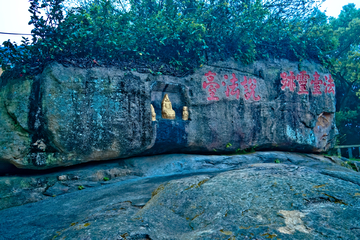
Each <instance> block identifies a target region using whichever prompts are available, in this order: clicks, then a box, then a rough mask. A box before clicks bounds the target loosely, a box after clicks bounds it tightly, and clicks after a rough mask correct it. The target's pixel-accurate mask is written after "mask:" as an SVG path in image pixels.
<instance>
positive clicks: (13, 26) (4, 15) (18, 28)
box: [0, 0, 360, 44]
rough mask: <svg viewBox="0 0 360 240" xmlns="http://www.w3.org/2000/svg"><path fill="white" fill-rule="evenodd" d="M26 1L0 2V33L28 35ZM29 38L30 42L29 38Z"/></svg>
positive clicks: (331, 9) (336, 2)
mask: <svg viewBox="0 0 360 240" xmlns="http://www.w3.org/2000/svg"><path fill="white" fill-rule="evenodd" d="M348 3H355V5H356V8H360V0H326V1H325V3H323V5H322V7H321V10H322V11H324V10H326V14H327V15H328V16H333V17H337V16H338V15H339V14H340V11H341V9H342V6H344V5H347V4H348ZM28 8H29V2H28V0H0V32H8V33H27V34H30V32H31V29H32V27H31V26H29V25H28V22H29V21H30V13H29V12H28ZM21 37H22V36H16V35H4V34H0V44H1V43H3V42H4V41H7V40H8V39H11V41H15V42H17V43H18V44H20V43H21V39H22V38H21ZM25 37H29V39H30V40H31V36H25Z"/></svg>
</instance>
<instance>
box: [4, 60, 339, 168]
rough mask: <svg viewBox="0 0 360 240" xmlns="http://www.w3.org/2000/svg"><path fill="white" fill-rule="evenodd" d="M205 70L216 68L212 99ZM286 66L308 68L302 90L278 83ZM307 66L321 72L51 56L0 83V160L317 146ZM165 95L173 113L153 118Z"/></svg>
mask: <svg viewBox="0 0 360 240" xmlns="http://www.w3.org/2000/svg"><path fill="white" fill-rule="evenodd" d="M209 71H211V72H213V73H216V75H215V76H213V77H214V79H213V83H216V84H217V85H216V86H215V88H214V89H213V90H211V89H210V90H211V91H213V94H212V96H211V95H210V92H211V91H210V92H209V88H210V85H207V84H208V83H209V79H208V77H207V76H205V74H206V73H209ZM291 71H292V72H294V74H295V76H297V75H299V74H300V72H301V71H306V72H307V74H309V76H310V79H309V80H308V83H307V85H306V89H307V91H308V92H309V94H303V95H301V94H298V91H300V88H299V82H298V81H296V80H295V84H296V86H295V89H294V91H290V88H289V87H287V88H285V89H282V88H281V87H282V86H283V85H282V83H281V80H282V79H281V78H280V74H281V73H283V72H285V73H287V74H290V72H291ZM315 72H317V73H319V75H320V79H322V80H323V81H324V79H325V77H326V76H327V77H328V76H329V75H328V71H327V70H326V69H324V68H323V67H321V66H320V65H318V64H315V63H311V62H306V61H305V62H302V63H295V62H289V61H287V60H279V61H258V62H255V63H253V64H251V65H247V66H245V65H242V64H241V63H238V62H235V61H232V60H229V61H225V62H218V63H214V64H213V65H206V66H204V67H202V68H199V69H198V70H196V71H195V73H194V74H192V75H189V76H186V77H182V78H176V77H171V76H164V75H157V76H153V75H150V74H141V73H137V72H131V71H129V72H124V71H121V70H119V69H116V68H102V67H96V68H91V69H79V68H74V67H64V66H62V65H60V64H57V63H54V64H52V65H50V66H48V67H47V68H46V69H45V70H44V71H43V73H42V74H41V75H39V76H36V77H34V78H33V79H30V80H26V81H22V80H21V81H20V80H12V81H10V82H9V83H7V84H5V83H2V85H3V86H2V88H1V95H0V98H1V99H0V100H2V99H3V101H1V105H0V123H1V124H0V135H1V136H4V137H3V138H1V140H0V141H1V142H0V160H1V161H5V162H10V163H12V164H14V165H16V166H17V167H18V168H27V169H47V168H53V167H58V166H69V165H74V164H79V163H82V162H88V161H102V160H110V159H118V158H126V157H130V156H139V155H153V154H160V153H202V154H204V153H205V154H211V153H218V154H223V153H235V152H241V151H242V150H249V149H251V148H256V149H258V150H265V149H267V150H270V149H273V150H286V151H298V152H299V151H300V152H324V151H327V150H328V149H330V148H331V147H332V146H333V145H334V137H335V134H336V127H335V121H334V114H335V95H334V94H332V93H325V88H326V87H325V86H324V85H323V84H321V85H320V90H321V92H322V94H315V89H314V85H313V84H311V81H312V80H313V79H314V77H313V75H314V74H315ZM233 77H235V78H237V79H238V80H237V82H233V83H234V84H237V86H235V85H233V86H234V88H233V89H232V88H231V86H232V85H231V84H232V82H231V80H232V79H233ZM245 77H246V79H247V81H248V82H247V83H246V84H245V82H244V80H245ZM250 79H251V81H252V83H254V80H256V87H254V86H255V85H251V84H250V83H249V81H250ZM210 80H212V79H210ZM217 86H218V88H216V87H217ZM227 89H228V90H229V91H227ZM246 89H247V90H248V92H246ZM251 89H253V90H254V92H253V93H251ZM214 90H216V92H214ZM237 90H239V91H238V92H237ZM250 93H251V94H250ZM165 94H168V96H169V98H170V101H171V102H172V107H173V109H174V111H175V113H176V118H175V119H174V120H168V119H162V118H161V101H162V98H163V97H164V95H165ZM246 94H248V95H246ZM211 97H213V99H216V100H211ZM209 98H210V100H209ZM150 104H152V105H153V106H154V109H155V112H156V119H157V120H156V121H154V122H153V121H151V112H150ZM183 106H188V109H189V120H188V121H184V120H182V116H181V114H182V109H183Z"/></svg>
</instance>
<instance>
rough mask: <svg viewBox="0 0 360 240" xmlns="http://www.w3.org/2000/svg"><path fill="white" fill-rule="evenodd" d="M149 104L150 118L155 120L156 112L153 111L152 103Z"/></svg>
mask: <svg viewBox="0 0 360 240" xmlns="http://www.w3.org/2000/svg"><path fill="white" fill-rule="evenodd" d="M150 106H151V120H152V121H156V113H155V108H154V106H153V105H152V104H150Z"/></svg>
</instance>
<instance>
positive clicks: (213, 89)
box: [202, 71, 220, 101]
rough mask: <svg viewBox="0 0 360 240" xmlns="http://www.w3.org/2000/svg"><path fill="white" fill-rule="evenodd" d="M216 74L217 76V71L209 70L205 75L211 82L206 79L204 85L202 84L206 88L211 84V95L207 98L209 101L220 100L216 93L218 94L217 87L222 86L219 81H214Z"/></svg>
mask: <svg viewBox="0 0 360 240" xmlns="http://www.w3.org/2000/svg"><path fill="white" fill-rule="evenodd" d="M214 76H216V73H213V72H211V71H209V72H208V73H205V77H206V79H207V80H208V81H209V82H206V81H205V82H203V85H202V86H203V88H204V89H206V88H207V87H208V86H209V89H208V91H209V95H210V97H208V98H207V99H208V100H209V101H211V100H215V101H217V100H219V98H218V97H216V96H215V94H216V89H217V88H220V85H219V84H218V83H216V82H214Z"/></svg>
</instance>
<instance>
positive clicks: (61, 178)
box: [58, 175, 67, 181]
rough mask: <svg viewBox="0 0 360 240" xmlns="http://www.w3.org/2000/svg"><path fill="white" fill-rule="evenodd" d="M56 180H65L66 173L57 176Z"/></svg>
mask: <svg viewBox="0 0 360 240" xmlns="http://www.w3.org/2000/svg"><path fill="white" fill-rule="evenodd" d="M58 180H59V181H66V180H67V176H66V175H61V176H58Z"/></svg>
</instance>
